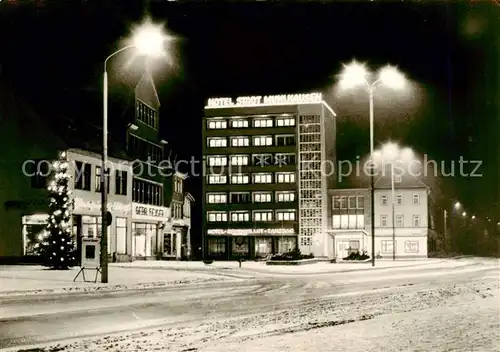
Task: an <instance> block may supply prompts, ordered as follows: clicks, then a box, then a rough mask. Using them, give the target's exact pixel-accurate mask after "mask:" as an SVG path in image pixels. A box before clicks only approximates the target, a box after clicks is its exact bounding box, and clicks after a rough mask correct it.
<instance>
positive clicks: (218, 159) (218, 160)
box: [207, 156, 227, 166]
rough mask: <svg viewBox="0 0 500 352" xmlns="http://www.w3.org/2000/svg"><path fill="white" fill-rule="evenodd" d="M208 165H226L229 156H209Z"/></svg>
mask: <svg viewBox="0 0 500 352" xmlns="http://www.w3.org/2000/svg"><path fill="white" fill-rule="evenodd" d="M207 159H208V166H226V165H227V157H226V156H209V157H208V158H207Z"/></svg>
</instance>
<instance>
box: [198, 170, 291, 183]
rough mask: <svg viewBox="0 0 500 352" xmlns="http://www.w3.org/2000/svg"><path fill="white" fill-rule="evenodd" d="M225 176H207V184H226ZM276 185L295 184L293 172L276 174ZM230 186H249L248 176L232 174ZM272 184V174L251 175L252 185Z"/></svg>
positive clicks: (226, 178)
mask: <svg viewBox="0 0 500 352" xmlns="http://www.w3.org/2000/svg"><path fill="white" fill-rule="evenodd" d="M227 181H228V176H227V175H209V176H208V178H207V183H208V184H211V185H221V184H227V183H228V182H227ZM274 182H276V183H295V172H277V173H276V174H275V177H274ZM230 183H231V184H233V185H234V184H239V185H247V184H250V175H249V174H232V175H231V177H230ZM263 183H273V173H272V172H268V173H264V172H260V173H254V174H252V184H263Z"/></svg>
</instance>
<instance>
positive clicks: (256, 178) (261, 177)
mask: <svg viewBox="0 0 500 352" xmlns="http://www.w3.org/2000/svg"><path fill="white" fill-rule="evenodd" d="M272 182H273V175H272V174H253V183H272Z"/></svg>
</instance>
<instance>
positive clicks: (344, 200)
mask: <svg viewBox="0 0 500 352" xmlns="http://www.w3.org/2000/svg"><path fill="white" fill-rule="evenodd" d="M339 209H347V197H346V196H341V197H339Z"/></svg>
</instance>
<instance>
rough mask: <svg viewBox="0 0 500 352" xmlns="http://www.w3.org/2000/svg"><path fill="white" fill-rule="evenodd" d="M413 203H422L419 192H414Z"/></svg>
mask: <svg viewBox="0 0 500 352" xmlns="http://www.w3.org/2000/svg"><path fill="white" fill-rule="evenodd" d="M413 204H414V205H417V204H420V195H419V194H418V193H414V194H413Z"/></svg>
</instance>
